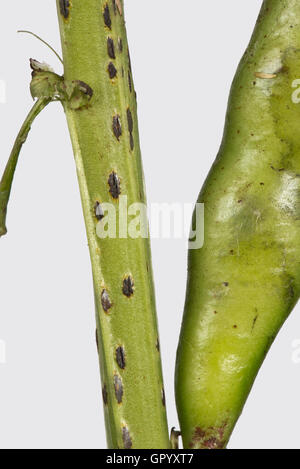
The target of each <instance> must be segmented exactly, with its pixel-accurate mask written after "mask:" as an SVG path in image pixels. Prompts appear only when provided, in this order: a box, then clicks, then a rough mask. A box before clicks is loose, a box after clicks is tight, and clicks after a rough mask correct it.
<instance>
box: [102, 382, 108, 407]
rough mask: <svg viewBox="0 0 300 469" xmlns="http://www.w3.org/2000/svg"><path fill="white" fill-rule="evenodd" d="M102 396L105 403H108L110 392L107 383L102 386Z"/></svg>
mask: <svg viewBox="0 0 300 469" xmlns="http://www.w3.org/2000/svg"><path fill="white" fill-rule="evenodd" d="M102 398H103V403H104V405H107V403H108V393H107V388H106V384H104V386H103V388H102Z"/></svg>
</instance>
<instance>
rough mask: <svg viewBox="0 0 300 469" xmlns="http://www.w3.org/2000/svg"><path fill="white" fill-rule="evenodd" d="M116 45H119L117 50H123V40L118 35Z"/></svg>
mask: <svg viewBox="0 0 300 469" xmlns="http://www.w3.org/2000/svg"><path fill="white" fill-rule="evenodd" d="M118 46H119V51H120V52H123V41H122V38H120V37H119V39H118Z"/></svg>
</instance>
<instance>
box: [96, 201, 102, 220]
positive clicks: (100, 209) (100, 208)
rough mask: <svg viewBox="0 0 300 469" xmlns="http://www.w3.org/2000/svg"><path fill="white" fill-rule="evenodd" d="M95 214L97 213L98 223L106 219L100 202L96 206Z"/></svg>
mask: <svg viewBox="0 0 300 469" xmlns="http://www.w3.org/2000/svg"><path fill="white" fill-rule="evenodd" d="M94 213H95V217H96V218H97V220H98V221H101V220H102V219H103V218H104V211H103V208H102V206H101V204H100V202H98V201H97V202H96V203H95V205H94Z"/></svg>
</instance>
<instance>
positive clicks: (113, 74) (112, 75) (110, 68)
mask: <svg viewBox="0 0 300 469" xmlns="http://www.w3.org/2000/svg"><path fill="white" fill-rule="evenodd" d="M107 71H108V74H109V78H110V79H111V80H112V79H113V78H116V76H117V74H118V71H117V69H116V67H115V66H114V64H113V63H112V62H109V64H108V67H107Z"/></svg>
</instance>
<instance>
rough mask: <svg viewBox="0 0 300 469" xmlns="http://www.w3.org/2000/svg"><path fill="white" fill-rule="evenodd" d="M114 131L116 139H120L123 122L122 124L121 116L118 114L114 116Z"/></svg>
mask: <svg viewBox="0 0 300 469" xmlns="http://www.w3.org/2000/svg"><path fill="white" fill-rule="evenodd" d="M112 127H113V133H114V136H115V137H116V139H117V140H118V141H119V140H120V137H121V135H122V124H121V119H120V116H119V115H118V114H117V115H116V116H114V117H113V125H112Z"/></svg>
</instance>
